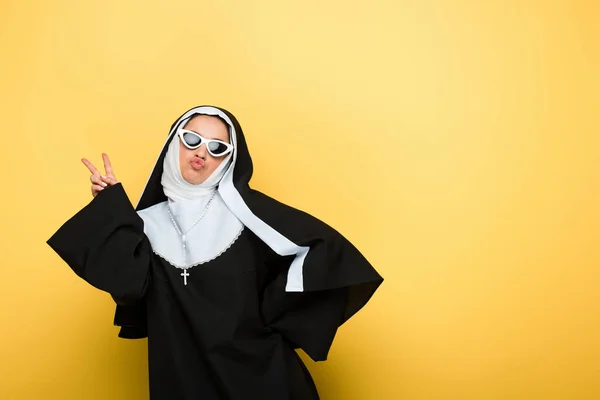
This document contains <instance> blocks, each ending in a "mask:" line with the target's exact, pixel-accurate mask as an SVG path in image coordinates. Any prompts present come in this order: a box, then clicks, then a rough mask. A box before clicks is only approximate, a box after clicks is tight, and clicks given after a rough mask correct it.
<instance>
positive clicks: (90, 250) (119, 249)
mask: <svg viewBox="0 0 600 400" xmlns="http://www.w3.org/2000/svg"><path fill="white" fill-rule="evenodd" d="M143 224H144V223H143V220H142V219H141V218H140V217H139V216H138V215H137V213H136V212H135V210H134V208H133V206H132V205H131V203H130V202H129V199H128V198H127V195H126V194H125V191H124V190H123V187H122V185H121V184H117V185H114V186H111V187H108V188H106V189H104V190H103V191H101V192H100V193H99V194H98V195H97V196H96V197H95V198H94V199H93V200H92V201H91V202H90V203H89V204H88V205H87V206H86V207H84V208H83V209H82V210H80V211H79V212H78V213H77V214H75V216H73V217H72V218H71V219H69V220H68V221H67V222H65V223H64V225H63V226H62V227H61V228H60V229H59V230H58V231H57V232H56V233H55V234H54V235H53V236H52V237H51V238H50V239H49V240H48V241H47V243H48V245H50V247H52V249H53V250H54V251H55V252H56V253H57V254H58V255H59V256H60V257H61V258H62V259H63V260H64V261H65V262H66V263H67V264H68V265H69V267H71V269H72V270H73V271H74V272H75V273H76V274H77V275H78V276H80V277H81V278H83V279H84V280H86V281H87V282H88V283H90V284H91V285H93V286H95V287H96V288H98V289H100V290H103V291H105V292H108V293H110V294H111V295H112V296H113V298H114V299H115V300H116V301H117V303H120V304H133V303H135V302H136V301H137V300H140V299H142V298H143V296H144V294H145V292H146V288H147V287H148V284H149V275H150V274H149V271H150V263H151V259H152V249H151V247H150V242H149V241H148V238H147V237H146V235H145V234H144V231H143Z"/></svg>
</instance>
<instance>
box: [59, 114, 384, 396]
mask: <svg viewBox="0 0 600 400" xmlns="http://www.w3.org/2000/svg"><path fill="white" fill-rule="evenodd" d="M103 158H104V167H105V173H101V172H100V171H99V170H98V169H97V168H96V167H95V166H94V165H93V164H92V163H90V162H89V161H88V160H86V159H83V160H82V161H83V162H84V164H86V166H87V167H88V168H89V169H90V171H91V173H92V175H91V178H90V180H91V182H92V194H93V199H92V201H91V202H90V203H89V204H88V205H87V206H85V207H84V208H83V209H81V210H80V211H79V212H78V213H77V214H75V215H74V216H73V217H72V218H71V219H69V220H68V221H67V222H65V223H64V224H63V225H62V226H61V227H60V229H59V230H58V231H57V232H56V233H55V234H54V235H53V236H52V237H51V238H50V239H49V240H48V242H47V243H48V245H49V246H50V247H51V248H52V249H53V250H54V251H55V252H56V253H57V254H58V255H59V256H60V257H61V258H62V259H63V260H64V261H65V262H66V264H68V265H69V267H70V268H71V269H72V270H73V271H74V272H75V273H76V274H77V275H78V276H79V277H81V278H82V279H84V280H85V281H87V282H88V283H89V284H90V285H92V286H94V287H96V288H98V289H100V290H103V291H105V292H107V293H109V294H110V295H111V296H112V298H113V299H114V300H115V302H116V312H115V318H114V323H115V325H117V326H119V327H120V330H119V336H120V337H122V338H128V339H140V338H146V337H147V338H148V360H149V363H148V364H149V382H150V397H151V398H152V399H153V400H175V399H204V400H248V399H260V400H312V399H318V398H319V395H318V392H317V389H316V387H315V385H314V383H313V380H312V378H311V376H310V374H309V372H308V370H307V368H306V367H305V365H304V364H303V362H302V360H301V359H300V357H299V356H298V355H297V353H296V351H295V350H296V349H302V350H303V351H304V352H305V353H306V354H307V355H308V356H309V357H310V358H311V359H313V360H315V361H323V360H325V359H327V355H328V352H329V349H330V347H331V345H332V342H333V339H334V337H335V335H336V332H337V330H338V328H339V327H340V325H342V324H343V323H344V322H346V321H347V320H348V319H349V318H350V317H352V316H353V315H354V314H355V313H356V312H358V311H359V310H360V309H361V308H362V307H363V306H364V305H365V304H366V303H367V302H368V301H369V299H370V298H371V296H372V295H373V293H374V292H375V291H376V290H377V288H378V287H379V286H380V284H381V283H382V281H383V279H382V277H381V276H380V275H379V274H378V273H377V271H376V270H375V269H374V268H373V267H372V266H371V264H370V263H369V262H368V261H367V260H366V259H365V257H364V256H363V255H362V254H361V253H360V252H359V251H358V250H357V249H356V248H355V247H354V246H353V245H352V244H351V243H350V242H349V241H348V240H347V239H345V238H344V237H343V236H342V235H341V234H340V233H338V232H337V231H336V230H334V229H333V228H331V227H330V226H328V225H326V224H325V223H324V222H322V221H320V220H318V219H317V218H315V217H313V216H311V215H309V214H307V213H305V212H302V211H299V210H297V209H294V208H292V207H289V206H287V205H285V204H282V203H280V202H278V201H276V200H274V199H273V198H271V197H269V196H267V195H265V194H263V193H261V192H259V191H256V190H254V189H252V188H250V186H249V181H250V178H251V176H252V160H251V158H250V154H249V151H248V147H247V145H246V140H245V139H244V134H243V132H242V128H241V126H240V124H239V123H238V121H237V120H236V118H235V117H234V116H233V115H232V114H231V113H229V112H228V111H227V110H224V109H222V108H218V107H213V106H199V107H194V108H192V109H190V110H189V111H187V112H185V113H184V114H183V115H182V116H181V117H180V118H178V119H177V120H176V121H175V122H174V123H173V125H172V127H171V129H170V132H169V135H168V137H167V140H166V142H165V144H164V146H163V148H162V151H161V152H160V154H159V156H158V160H157V162H156V164H155V166H154V168H153V170H152V172H151V174H150V177H149V178H148V181H147V183H146V186H145V188H144V190H143V193H142V195H141V198H140V200H139V202H138V204H137V205H136V206H135V207H134V206H133V205H132V204H131V203H130V201H129V199H128V197H127V195H126V193H125V190H124V188H123V186H122V184H121V183H119V182H118V180H117V178H116V177H115V173H114V171H113V169H112V166H111V164H110V160H109V158H108V156H107V155H105V154H104V155H103Z"/></svg>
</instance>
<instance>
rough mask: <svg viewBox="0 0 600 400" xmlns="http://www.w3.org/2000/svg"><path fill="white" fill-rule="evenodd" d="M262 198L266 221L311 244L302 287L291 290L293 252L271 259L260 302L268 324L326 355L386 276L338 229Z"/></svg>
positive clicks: (297, 240) (311, 351)
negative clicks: (289, 275)
mask: <svg viewBox="0 0 600 400" xmlns="http://www.w3.org/2000/svg"><path fill="white" fill-rule="evenodd" d="M255 196H260V195H258V194H257V193H255ZM255 198H256V197H255ZM258 199H260V201H261V202H262V203H263V204H267V205H268V206H269V207H268V209H269V211H268V212H267V213H264V214H263V215H262V218H263V219H264V220H265V221H266V222H267V223H269V224H270V225H271V226H277V227H278V228H279V229H278V230H279V231H280V232H281V233H282V234H284V235H285V236H286V237H287V238H289V239H290V240H292V241H293V242H294V243H296V244H297V245H299V246H307V247H309V248H310V250H309V252H308V254H307V256H306V258H305V260H304V264H303V267H302V275H303V284H304V287H303V291H302V292H286V284H287V280H288V272H289V267H290V264H291V261H292V260H293V257H290V256H288V257H278V256H275V254H274V253H272V254H273V256H274V257H273V256H271V257H269V258H268V259H269V260H270V261H269V270H270V272H269V273H270V277H269V278H268V280H267V281H268V283H267V284H266V285H265V286H264V290H263V293H262V303H261V311H262V315H263V318H264V321H265V324H266V325H267V326H268V327H269V328H271V329H273V330H275V331H277V332H279V333H281V334H282V335H283V336H284V337H285V338H286V339H287V340H288V341H289V342H290V343H291V344H292V345H293V346H294V347H295V348H301V349H302V350H304V351H305V352H306V353H307V354H308V355H309V356H310V357H311V358H312V359H313V360H315V361H322V360H326V359H327V354H328V352H329V349H330V347H331V344H332V342H333V340H334V338H335V335H336V333H337V329H338V328H339V327H340V326H341V325H342V324H343V323H344V322H346V321H347V320H348V319H349V318H350V317H352V316H353V315H354V314H355V313H357V312H358V311H359V310H360V309H361V308H362V307H363V306H364V305H365V304H366V303H367V302H368V301H369V299H370V298H371V297H372V295H373V294H374V293H375V291H376V290H377V288H378V287H379V286H380V285H381V283H382V282H383V278H382V277H381V276H380V275H379V274H378V273H377V271H376V270H375V269H374V268H373V266H372V265H371V264H370V263H369V262H368V261H367V259H366V258H365V257H364V256H363V255H362V254H361V253H360V252H359V250H358V249H356V247H355V246H354V245H353V244H352V243H350V242H349V241H348V240H347V239H346V238H345V237H344V236H342V235H341V234H340V233H339V232H337V231H336V230H335V229H333V228H331V227H330V226H328V225H326V224H325V223H323V222H322V221H320V220H318V219H317V218H315V217H313V216H311V215H309V214H307V213H304V212H302V211H299V210H296V209H293V208H291V207H288V206H286V205H284V204H282V203H278V202H276V201H274V200H272V199H268V198H266V196H265V197H262V196H260V197H258ZM256 201H259V200H256ZM258 208H259V207H258V205H257V206H256V209H258ZM281 221H284V223H282V222H281Z"/></svg>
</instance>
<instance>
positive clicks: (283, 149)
mask: <svg viewBox="0 0 600 400" xmlns="http://www.w3.org/2000/svg"><path fill="white" fill-rule="evenodd" d="M597 4H598V3H597V2H594V1H583V0H582V1H569V0H563V1H559V0H556V1H541V0H540V1H517V0H509V1H504V0H490V1H474V0H455V1H449V0H448V1H443V0H432V1H418V0H413V1H407V0H387V1H386V0H374V1H371V2H364V1H361V2H359V1H342V0H330V1H327V0H320V1H315V0H304V1H275V0H273V1H210V2H209V1H199V0H185V1H184V0H180V1H167V0H163V1H119V0H109V1H96V2H90V1H75V0H70V1H67V0H55V1H37V2H34V1H16V0H9V1H6V0H4V1H3V2H2V4H1V5H0V49H1V52H2V58H1V63H0V93H1V94H0V96H2V103H1V116H2V117H1V118H0V129H1V130H0V132H1V134H2V142H1V143H2V144H1V146H0V152H1V154H0V156H1V157H0V163H1V165H0V171H2V178H1V179H0V187H1V188H2V189H1V190H2V193H1V194H2V195H1V201H2V203H1V210H2V217H1V221H2V229H1V232H2V233H1V235H2V240H1V248H0V254H1V257H2V259H1V264H0V265H1V266H0V268H2V270H1V272H2V274H1V279H0V308H1V315H0V321H1V328H0V398H2V399H145V398H147V396H148V389H147V361H146V348H145V346H146V342H145V341H125V340H120V339H117V337H116V335H117V329H116V328H115V327H113V326H112V318H113V303H112V300H111V299H110V297H109V296H108V295H107V294H105V293H102V292H99V291H97V290H95V289H93V288H92V287H90V286H89V285H87V284H86V283H85V282H83V281H82V280H80V279H79V278H77V277H76V276H75V274H73V273H72V271H70V270H69V268H68V267H67V266H66V265H65V264H64V263H63V262H62V261H61V260H60V259H59V258H58V257H57V256H56V255H55V254H54V253H53V252H52V251H51V250H50V248H49V247H48V246H47V245H46V244H45V241H46V239H48V237H49V236H50V235H51V234H52V233H53V232H54V231H55V230H56V229H57V228H58V227H59V226H60V225H61V224H62V223H63V222H64V221H66V220H67V219H68V218H69V217H71V216H72V215H73V214H74V213H75V212H76V211H77V210H79V209H80V208H81V207H83V206H84V205H85V204H86V203H87V202H88V201H89V200H90V193H89V183H88V175H89V174H88V172H87V170H86V169H85V167H84V166H83V165H82V164H81V163H80V161H79V160H80V158H81V157H89V158H90V159H91V160H92V161H94V162H95V163H97V164H99V163H100V153H101V152H103V151H105V152H107V153H108V154H109V155H110V156H111V158H112V160H113V166H114V168H115V172H116V174H117V177H118V178H119V179H120V180H121V181H122V182H123V184H124V186H125V188H126V190H127V191H128V194H129V196H130V198H131V199H132V201H133V202H136V201H137V199H138V197H139V194H140V192H141V190H142V187H143V185H144V183H145V181H146V179H147V175H148V174H149V171H150V169H151V167H152V166H153V164H154V161H155V159H156V156H157V154H158V151H159V149H160V147H161V145H162V143H163V141H164V139H165V136H166V134H167V131H168V128H169V126H170V124H171V123H172V122H173V121H174V120H175V119H176V118H177V117H178V116H179V115H180V114H181V113H182V112H183V111H185V110H187V109H188V108H190V107H192V106H195V105H199V104H215V105H220V106H223V107H225V108H227V109H229V110H230V111H232V112H233V113H234V114H235V115H236V116H237V117H238V119H239V120H240V122H241V124H242V127H243V128H244V130H245V132H246V136H247V139H248V142H249V146H250V151H251V154H252V156H253V158H254V162H255V177H254V179H253V181H252V185H253V186H254V187H255V188H257V189H259V190H262V191H264V192H266V193H268V194H270V195H271V196H273V197H275V198H277V199H279V200H281V201H284V202H286V203H288V204H291V205H293V206H296V207H298V208H301V209H304V210H306V211H308V212H310V213H312V214H314V215H315V216H318V217H320V218H321V219H323V220H325V221H326V222H328V223H329V224H331V225H333V226H334V227H336V228H337V229H338V230H340V231H341V232H342V233H343V234H344V235H346V236H347V237H348V238H349V239H350V240H351V241H352V242H353V243H354V244H355V245H356V246H357V247H358V248H360V249H361V251H362V252H363V253H364V254H365V255H366V256H367V258H368V259H369V260H371V261H372V263H373V264H374V265H375V266H376V268H377V269H378V270H379V271H380V273H381V274H382V275H384V277H385V278H386V282H385V283H384V284H383V286H382V287H381V289H380V291H379V292H378V293H377V294H376V295H375V297H374V298H373V300H372V301H371V302H370V303H369V304H368V305H367V307H366V308H365V309H364V310H363V311H361V312H360V313H359V314H357V316H356V317H355V318H353V319H352V320H351V321H350V322H349V323H348V324H347V325H345V326H344V327H342V328H341V329H340V331H339V334H338V337H337V338H336V341H335V343H334V346H333V349H332V351H331V353H330V359H329V360H328V361H327V362H325V363H318V364H315V363H312V362H309V363H308V366H309V368H310V370H311V371H312V372H313V374H314V377H315V380H316V382H317V385H318V387H319V389H320V391H321V393H322V397H323V399H325V400H331V399H361V400H364V399H369V400H370V399H374V400H379V399H407V400H421V399H423V400H425V399H427V400H429V399H435V400H438V399H439V400H446V399H459V400H467V399H483V400H488V399H544V400H546V399H569V400H570V399H577V400H578V399H600V323H599V319H600V306H599V300H600V299H599V297H600V295H599V294H598V292H599V291H600V273H599V272H598V261H599V260H600V246H599V243H598V229H599V228H600V212H599V211H598V208H599V200H600V190H599V185H598V184H599V178H600V173H599V168H598V162H599V160H600V137H599V134H600V129H599V128H600V122H599V121H598V115H597V113H598V111H599V106H600V101H599V93H600V80H599V78H598V72H599V71H600V50H599V49H600V45H599V42H600V25H599V23H598V21H599V20H600V12H599V6H598V5H597Z"/></svg>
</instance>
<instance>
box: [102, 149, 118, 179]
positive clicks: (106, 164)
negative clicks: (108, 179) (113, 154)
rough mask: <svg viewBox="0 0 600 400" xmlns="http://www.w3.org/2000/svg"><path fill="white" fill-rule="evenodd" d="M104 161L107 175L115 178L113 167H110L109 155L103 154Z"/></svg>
mask: <svg viewBox="0 0 600 400" xmlns="http://www.w3.org/2000/svg"><path fill="white" fill-rule="evenodd" d="M102 159H103V160H104V169H105V170H106V175H112V176H115V174H114V172H113V170H112V165H110V160H109V158H108V154H106V153H102Z"/></svg>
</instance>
